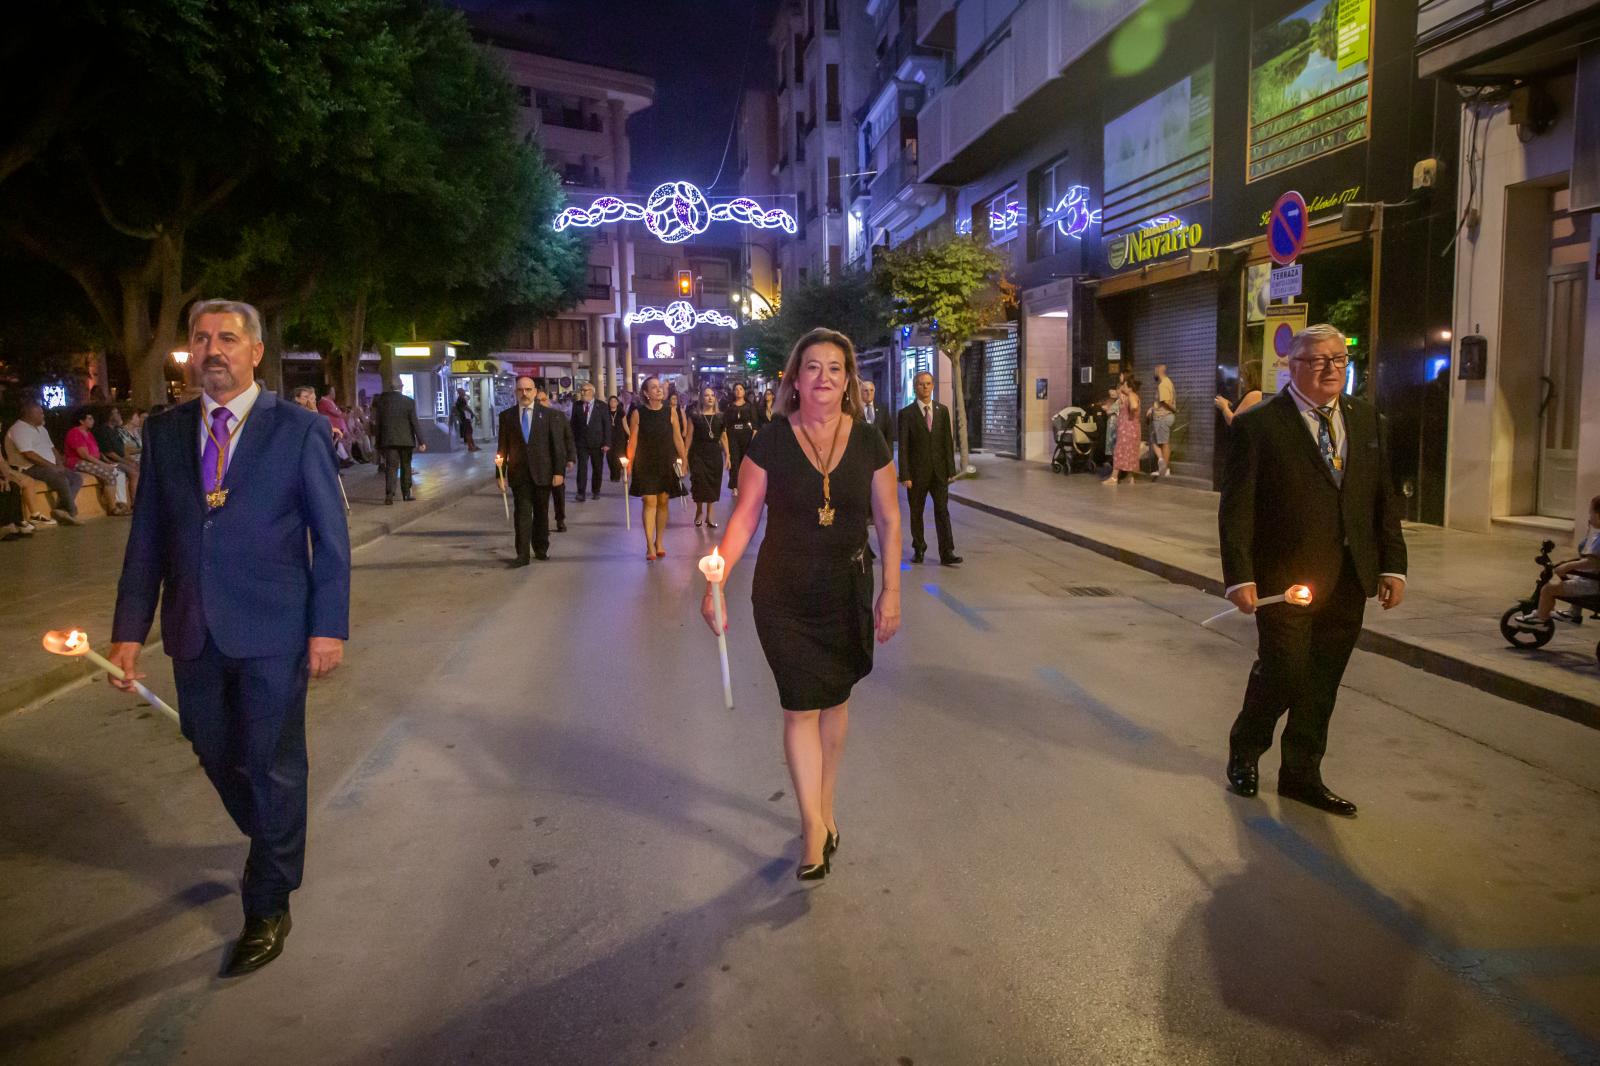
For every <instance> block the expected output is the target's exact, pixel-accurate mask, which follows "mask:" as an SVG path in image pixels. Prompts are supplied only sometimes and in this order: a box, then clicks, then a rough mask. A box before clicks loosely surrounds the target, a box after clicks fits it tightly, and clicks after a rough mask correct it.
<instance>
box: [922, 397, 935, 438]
mask: <svg viewBox="0 0 1600 1066" xmlns="http://www.w3.org/2000/svg"><path fill="white" fill-rule="evenodd" d="M922 415H923V417H924V418H926V419H927V420H928V432H929V433H932V432H933V405H932V404H928V405H927V406H925V407H924V408H923V409H922Z"/></svg>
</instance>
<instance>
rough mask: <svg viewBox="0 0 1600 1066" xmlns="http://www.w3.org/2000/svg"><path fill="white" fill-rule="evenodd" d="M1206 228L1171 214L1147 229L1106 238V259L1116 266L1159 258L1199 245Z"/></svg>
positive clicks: (1118, 267) (1148, 225)
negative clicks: (1202, 228)
mask: <svg viewBox="0 0 1600 1066" xmlns="http://www.w3.org/2000/svg"><path fill="white" fill-rule="evenodd" d="M1202 235H1203V231H1202V230H1201V228H1200V223H1198V222H1190V223H1185V222H1184V221H1183V219H1181V218H1174V217H1172V216H1171V215H1167V216H1165V217H1163V218H1161V219H1159V220H1157V221H1156V222H1154V223H1153V224H1146V226H1145V228H1143V229H1136V230H1131V231H1129V232H1127V233H1119V234H1117V235H1116V236H1115V237H1112V238H1110V239H1108V240H1107V241H1106V259H1107V261H1108V262H1109V263H1110V264H1111V269H1112V270H1121V269H1122V268H1123V267H1125V266H1138V265H1139V264H1140V263H1145V262H1149V261H1150V260H1152V259H1159V258H1161V257H1162V256H1164V255H1171V254H1173V253H1174V252H1183V251H1188V250H1189V249H1190V248H1195V247H1198V246H1199V244H1200V238H1201V236H1202Z"/></svg>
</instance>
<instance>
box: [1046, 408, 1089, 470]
mask: <svg viewBox="0 0 1600 1066" xmlns="http://www.w3.org/2000/svg"><path fill="white" fill-rule="evenodd" d="M1050 427H1051V428H1052V429H1053V430H1054V431H1055V438H1056V450H1055V454H1054V455H1052V456H1051V457H1050V469H1051V470H1054V471H1055V472H1056V473H1058V474H1070V473H1072V472H1073V471H1075V470H1087V471H1089V472H1091V473H1092V472H1094V470H1095V469H1096V466H1095V458H1094V453H1095V438H1096V436H1097V435H1098V434H1099V432H1100V426H1099V424H1098V423H1097V422H1096V420H1095V419H1094V418H1093V417H1092V416H1091V415H1090V414H1089V413H1088V412H1087V411H1085V410H1084V409H1083V408H1081V407H1063V408H1062V409H1061V410H1059V411H1057V412H1056V413H1055V415H1054V416H1053V417H1052V418H1051V419H1050Z"/></svg>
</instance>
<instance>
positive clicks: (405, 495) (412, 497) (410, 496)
mask: <svg viewBox="0 0 1600 1066" xmlns="http://www.w3.org/2000/svg"><path fill="white" fill-rule="evenodd" d="M400 498H401V499H402V500H404V501H406V502H407V503H410V502H411V501H412V500H414V499H416V497H415V496H413V495H411V493H409V492H408V493H406V494H404V495H403V496H401V497H400Z"/></svg>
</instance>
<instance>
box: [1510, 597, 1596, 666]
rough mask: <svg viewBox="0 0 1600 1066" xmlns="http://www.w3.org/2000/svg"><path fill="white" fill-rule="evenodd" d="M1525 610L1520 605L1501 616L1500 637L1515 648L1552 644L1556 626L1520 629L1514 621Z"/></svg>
mask: <svg viewBox="0 0 1600 1066" xmlns="http://www.w3.org/2000/svg"><path fill="white" fill-rule="evenodd" d="M1523 610H1524V608H1523V605H1522V604H1520V603H1519V604H1517V606H1515V607H1513V608H1511V609H1510V610H1508V611H1507V612H1506V613H1505V614H1503V615H1501V616H1500V635H1501V636H1502V637H1505V638H1506V642H1507V643H1508V644H1510V645H1511V646H1512V647H1513V648H1542V647H1544V646H1545V645H1546V644H1548V643H1550V638H1551V637H1554V636H1555V635H1556V624H1555V623H1554V622H1546V623H1545V624H1544V626H1543V627H1542V628H1540V629H1520V628H1518V626H1517V624H1516V623H1515V622H1513V621H1512V619H1513V618H1515V617H1516V616H1517V615H1519V614H1521V613H1522V611H1523ZM1596 654H1597V655H1600V648H1597V649H1596Z"/></svg>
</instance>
